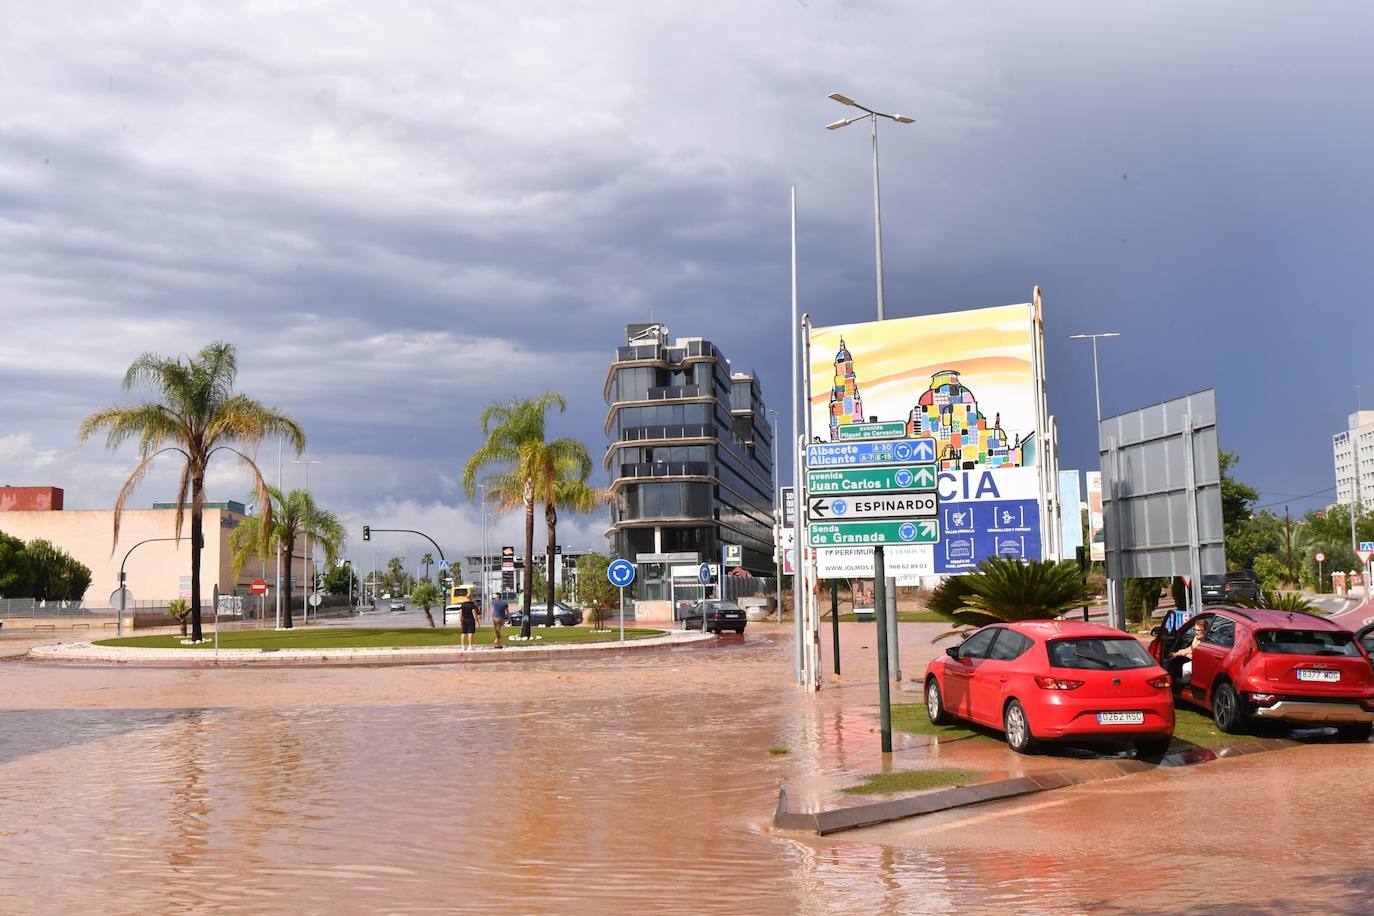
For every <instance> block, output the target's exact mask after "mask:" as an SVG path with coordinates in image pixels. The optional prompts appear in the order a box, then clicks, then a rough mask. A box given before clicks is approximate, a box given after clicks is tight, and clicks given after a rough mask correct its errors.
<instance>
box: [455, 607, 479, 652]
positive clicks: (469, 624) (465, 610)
mask: <svg viewBox="0 0 1374 916" xmlns="http://www.w3.org/2000/svg"><path fill="white" fill-rule="evenodd" d="M458 612H459V614H460V615H462V616H461V619H460V623H461V625H462V637H461V639H462V644H463V651H464V652H468V651H471V649H472V638H473V636H475V635H476V633H477V605H476V604H475V603H473V600H472V599H471V598H469V599H467V600H466V601H464V602H463V603H462V604H460V605H458Z"/></svg>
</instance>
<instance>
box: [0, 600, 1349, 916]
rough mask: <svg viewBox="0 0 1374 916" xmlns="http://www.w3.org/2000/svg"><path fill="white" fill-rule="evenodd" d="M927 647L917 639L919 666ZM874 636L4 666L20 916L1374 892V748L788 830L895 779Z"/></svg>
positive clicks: (1248, 901) (5, 828)
mask: <svg viewBox="0 0 1374 916" xmlns="http://www.w3.org/2000/svg"><path fill="white" fill-rule="evenodd" d="M908 630H910V632H908ZM933 632H935V630H933V629H930V627H926V628H922V627H921V626H920V625H912V626H910V627H904V644H903V649H904V665H903V666H904V668H906V669H907V674H908V677H911V676H916V675H917V674H918V673H919V672H920V671H921V670H922V668H923V667H924V660H925V659H926V658H929V657H930V656H931V655H933V654H934V652H936V651H938V649H936V648H932V647H931V646H929V644H928V639H929V633H933ZM869 635H870V630H869V628H861V627H859V626H858V625H855V626H853V627H846V628H845V641H846V649H845V658H844V664H845V670H846V672H847V674H848V678H847V680H846V682H845V684H844V685H843V686H837V685H829V686H827V688H826V689H825V690H824V691H823V692H822V693H821V695H820V696H818V697H814V698H807V697H804V696H802V695H800V694H798V693H797V692H796V690H795V689H794V688H793V687H791V685H790V680H791V667H790V666H791V653H790V647H789V644H788V642H787V638H788V634H787V631H786V630H785V629H784V628H776V627H773V628H770V627H766V626H763V627H755V626H754V625H751V628H750V636H749V637H747V638H746V639H745V640H744V641H739V640H737V639H736V638H733V637H726V638H725V639H723V640H722V646H721V647H720V648H711V649H680V650H676V651H672V652H661V653H644V654H639V655H631V656H624V657H614V656H612V657H606V658H595V659H576V660H558V661H544V662H527V663H524V662H522V663H516V664H509V665H505V664H500V665H474V666H464V665H461V664H454V665H434V666H423V667H413V668H403V667H376V668H368V667H321V668H265V669H246V668H226V669H189V670H188V669H155V668H108V667H61V666H55V665H53V666H42V665H35V664H32V663H26V662H14V661H6V662H0V861H3V863H4V868H3V869H0V912H4V913H30V912H34V913H37V912H43V913H50V912H83V911H84V912H95V911H99V912H119V913H122V912H140V913H148V912H153V913H167V912H184V911H191V910H194V911H200V912H224V913H233V912H280V911H287V910H290V911H294V912H307V913H314V912H334V913H340V912H342V913H353V912H358V913H372V912H386V913H439V912H478V911H480V912H511V913H568V912H603V911H606V910H612V909H614V908H620V909H621V910H622V911H623V912H626V913H630V912H634V913H641V912H692V913H709V912H722V913H794V912H801V913H813V912H814V913H830V912H852V913H879V912H892V913H899V912H900V913H924V912H943V911H946V910H947V909H948V908H949V907H951V906H953V907H958V908H959V909H960V910H964V911H972V912H977V911H991V910H1001V911H1004V912H1066V913H1067V912H1087V911H1089V910H1097V909H1103V908H1107V909H1110V908H1111V907H1116V908H1117V909H1119V910H1121V911H1123V912H1127V911H1129V912H1142V911H1146V912H1148V911H1159V912H1172V911H1176V910H1177V911H1182V910H1186V909H1190V908H1192V903H1193V902H1194V901H1200V900H1206V901H1207V902H1208V904H1209V905H1215V906H1218V907H1221V906H1223V905H1226V906H1230V905H1235V906H1237V907H1238V908H1239V910H1243V911H1246V912H1250V911H1252V910H1257V911H1264V909H1265V908H1267V907H1269V906H1274V905H1277V904H1276V903H1275V901H1287V904H1286V906H1285V907H1284V908H1286V909H1292V908H1293V907H1294V906H1296V907H1297V908H1299V909H1305V908H1308V907H1306V906H1304V905H1299V904H1298V903H1296V901H1304V900H1305V901H1307V902H1309V903H1315V902H1316V901H1318V900H1320V901H1323V905H1322V906H1321V907H1319V908H1321V909H1324V910H1326V911H1328V912H1329V911H1341V910H1343V909H1344V910H1347V911H1349V912H1357V911H1360V910H1359V909H1356V908H1353V907H1347V901H1348V900H1353V899H1354V898H1355V897H1357V896H1359V895H1360V893H1361V891H1363V893H1365V894H1367V893H1368V892H1370V891H1371V890H1374V877H1371V868H1374V866H1371V865H1369V864H1368V863H1371V862H1374V841H1371V831H1370V830H1369V829H1368V828H1367V826H1366V823H1367V822H1369V821H1371V820H1374V805H1371V804H1370V803H1369V802H1368V801H1367V800H1366V794H1365V793H1364V791H1363V790H1362V789H1361V788H1360V787H1361V785H1362V783H1363V781H1364V779H1365V777H1364V775H1363V774H1364V773H1367V772H1368V769H1369V766H1370V764H1371V763H1374V745H1368V746H1363V747H1356V746H1351V745H1324V746H1320V747H1309V748H1302V749H1299V750H1296V751H1284V752H1281V753H1274V754H1266V755H1261V756H1258V757H1254V758H1245V759H1242V760H1236V761H1225V762H1221V763H1218V764H1209V765H1207V766H1204V767H1196V768H1191V769H1189V770H1186V771H1170V772H1159V773H1155V774H1151V775H1148V776H1144V777H1137V778H1133V779H1127V780H1118V781H1116V782H1111V783H1100V784H1095V785H1091V786H1082V787H1078V788H1075V789H1069V790H1062V791H1059V792H1055V793H1048V794H1044V795H1039V796H1033V797H1031V798H1030V799H1028V800H1024V801H1021V802H1019V803H1013V804H1002V805H989V806H982V807H978V808H972V809H965V810H963V811H958V812H950V813H948V814H946V815H940V816H935V817H928V818H922V819H918V820H914V821H909V822H904V823H901V824H893V825H888V826H886V827H881V828H874V829H869V830H865V831H859V832H855V833H851V834H841V835H839V836H836V837H831V838H826V839H821V838H817V837H802V836H795V835H778V834H772V833H770V832H769V830H768V829H767V824H768V822H769V820H770V818H771V814H772V809H773V805H774V803H775V800H776V792H777V787H778V786H779V785H780V784H783V783H786V784H787V785H788V786H789V790H790V791H791V792H792V793H793V798H794V799H799V800H802V801H803V802H804V803H805V802H809V803H825V804H834V803H844V802H845V799H844V798H843V797H842V796H839V795H838V793H837V788H838V787H839V786H841V785H845V784H848V783H850V782H854V781H856V778H855V774H862V773H866V772H875V771H877V770H879V769H881V768H882V766H883V765H882V763H881V761H880V754H879V753H878V748H877V736H876V734H874V733H873V732H872V730H871V729H872V718H871V716H872V710H871V708H870V707H871V705H872V703H873V702H874V693H875V690H874V687H873V684H872V677H873V671H874V667H875V666H874V664H873V658H872V651H871V649H868V648H865V646H867V645H868V644H869V643H871V642H872V640H871V639H870V638H868V637H869ZM922 637H923V638H922ZM914 698H915V695H912V696H911V697H906V699H914ZM902 744H903V746H904V747H906V750H901V751H899V752H898V753H897V754H896V755H894V757H895V758H897V762H896V766H898V767H901V766H904V765H911V763H912V761H913V760H914V756H913V755H914V754H915V753H916V750H914V749H913V748H912V747H911V746H910V745H909V743H907V742H902ZM773 747H777V748H786V749H787V750H788V753H786V754H779V755H775V754H770V753H769V749H770V748H773ZM921 753H922V754H926V755H928V754H929V751H928V749H926V750H922V751H921ZM976 753H979V754H982V755H985V756H986V758H987V759H986V760H985V764H986V766H987V768H988V769H990V770H997V769H998V768H1002V769H1003V770H1005V772H1008V773H1012V772H1018V771H1020V768H1026V767H1031V768H1033V767H1036V766H1040V765H1043V764H1041V763H1039V762H1037V761H1035V760H1034V759H1031V760H1029V761H1026V760H1025V759H1023V758H1016V757H1014V756H1012V755H1010V754H1009V753H1006V752H1004V751H1002V750H1001V748H1000V747H995V746H989V747H987V748H983V749H981V750H979V751H977V752H976ZM937 756H938V755H937ZM1055 765H1056V766H1062V765H1063V761H1062V760H1060V761H1057V762H1056V763H1055ZM1190 823H1192V824H1195V825H1197V827H1196V828H1193V829H1190V828H1189V827H1188V826H1187V825H1188V824H1190ZM1198 830H1202V831H1203V833H1202V834H1201V835H1199V834H1198V832H1197V831H1198ZM1180 841H1182V844H1181V845H1180ZM1176 849H1181V850H1183V851H1182V852H1175V851H1174V850H1176ZM1258 875H1262V876H1263V878H1262V880H1261V879H1258V878H1257V877H1256V876H1258ZM1309 894H1310V895H1316V896H1305V895H1309ZM1210 911H1213V912H1215V911H1217V910H1210Z"/></svg>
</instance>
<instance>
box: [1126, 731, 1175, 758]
mask: <svg viewBox="0 0 1374 916" xmlns="http://www.w3.org/2000/svg"><path fill="white" fill-rule="evenodd" d="M1171 743H1173V739H1172V738H1170V737H1169V736H1167V735H1166V736H1163V737H1160V738H1143V739H1141V740H1140V741H1137V742H1136V743H1135V752H1136V756H1137V757H1163V756H1164V755H1165V754H1167V753H1168V752H1169V745H1170V744H1171Z"/></svg>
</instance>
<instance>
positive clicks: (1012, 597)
mask: <svg viewBox="0 0 1374 916" xmlns="http://www.w3.org/2000/svg"><path fill="white" fill-rule="evenodd" d="M1095 597H1096V590H1095V589H1094V588H1093V587H1092V586H1091V585H1089V584H1088V583H1086V582H1084V581H1083V577H1082V573H1081V572H1080V570H1079V569H1078V564H1077V563H1074V562H1073V561H1072V560H1063V561H1061V562H1058V563H1056V562H1053V561H1050V560H1045V561H1041V560H1031V561H1029V562H1025V563H1023V562H1021V561H1020V560H1011V559H1003V558H1000V557H991V558H989V559H986V560H984V561H983V562H982V563H980V564H978V571H977V572H972V573H966V574H964V575H962V576H951V577H950V578H948V579H946V580H945V581H944V582H943V583H941V585H940V587H939V588H937V589H935V591H934V592H933V593H931V596H930V601H929V602H928V603H927V607H928V608H929V609H930V610H931V611H934V612H935V613H937V614H939V615H940V616H941V617H944V618H945V619H947V620H949V621H950V622H951V623H954V624H956V625H957V626H959V627H962V628H967V627H981V626H985V625H987V624H989V623H1009V622H1011V621H1015V620H1049V619H1051V618H1054V617H1058V616H1060V615H1061V614H1063V613H1064V612H1065V611H1069V610H1072V609H1073V608H1076V607H1081V606H1082V605H1084V604H1086V603H1087V602H1089V601H1091V600H1092V599H1093V598H1095ZM959 632H962V630H953V631H950V632H948V633H941V634H940V635H939V636H937V637H935V639H936V640H939V639H943V638H945V637H946V636H950V635H953V634H955V633H959Z"/></svg>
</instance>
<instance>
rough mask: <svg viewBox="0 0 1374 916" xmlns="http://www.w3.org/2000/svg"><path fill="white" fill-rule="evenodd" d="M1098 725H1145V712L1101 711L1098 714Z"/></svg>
mask: <svg viewBox="0 0 1374 916" xmlns="http://www.w3.org/2000/svg"><path fill="white" fill-rule="evenodd" d="M1097 724H1098V725H1144V724H1145V713H1143V712H1100V713H1098V714H1097Z"/></svg>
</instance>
